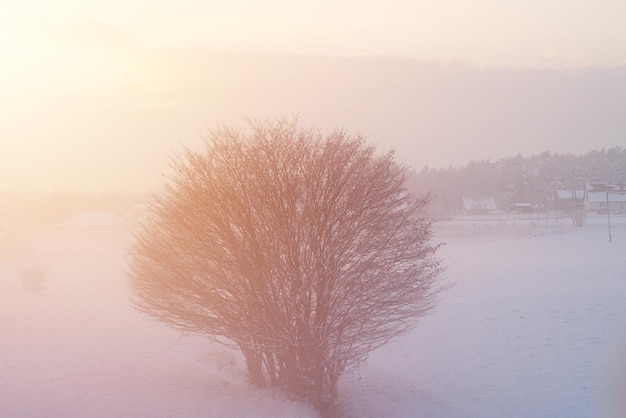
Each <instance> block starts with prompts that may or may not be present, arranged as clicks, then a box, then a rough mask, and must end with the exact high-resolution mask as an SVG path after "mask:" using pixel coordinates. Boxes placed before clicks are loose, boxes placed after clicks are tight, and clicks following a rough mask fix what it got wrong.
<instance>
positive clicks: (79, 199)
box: [0, 147, 626, 228]
mask: <svg viewBox="0 0 626 418" xmlns="http://www.w3.org/2000/svg"><path fill="white" fill-rule="evenodd" d="M590 182H611V183H615V184H620V183H622V184H623V183H626V149H623V148H621V147H614V148H609V149H601V150H599V151H597V150H593V151H591V152H588V153H587V154H584V155H573V154H564V155H562V154H551V153H550V152H547V151H546V152H543V153H541V154H538V155H533V156H531V157H523V156H521V155H519V154H518V155H516V156H515V157H509V158H504V159H500V160H497V161H489V160H483V161H470V162H469V163H467V164H466V165H464V166H461V167H458V168H454V167H448V168H445V169H434V168H429V167H428V166H427V167H424V168H423V169H422V170H421V171H417V170H415V171H412V172H411V175H410V177H409V182H408V187H409V188H410V189H411V190H414V191H416V192H417V193H419V194H423V193H427V192H431V193H432V195H433V200H432V204H431V208H432V213H433V215H434V216H449V215H453V214H456V213H458V212H459V211H460V208H461V201H462V198H464V197H470V198H485V197H493V198H494V199H495V201H496V203H497V205H498V208H500V209H501V210H503V211H508V210H509V209H510V208H511V207H512V206H513V205H514V204H515V203H531V204H533V205H538V206H539V208H540V210H544V209H545V208H549V207H551V205H552V203H551V201H552V197H553V196H554V191H555V190H557V189H565V190H573V189H577V190H582V189H584V187H585V184H586V183H590ZM149 199H150V195H149V194H139V193H124V192H120V193H101V194H96V193H80V192H69V191H60V192H48V193H26V192H24V193H20V192H6V191H5V192H0V218H4V219H6V220H7V221H8V222H9V224H11V225H12V226H14V227H16V228H42V227H49V226H51V225H54V224H55V223H57V222H59V221H61V220H62V219H64V218H65V217H68V216H70V215H73V214H74V213H76V212H78V211H84V210H106V211H111V212H113V213H116V214H118V215H120V216H124V215H125V214H126V212H127V211H128V209H129V208H130V207H131V206H132V205H133V204H134V203H137V202H142V201H147V200H149Z"/></svg>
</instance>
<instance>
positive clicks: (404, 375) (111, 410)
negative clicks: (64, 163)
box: [0, 217, 626, 418]
mask: <svg viewBox="0 0 626 418" xmlns="http://www.w3.org/2000/svg"><path fill="white" fill-rule="evenodd" d="M604 222H605V218H603V217H594V218H590V219H589V220H588V222H587V225H586V226H584V227H583V228H578V229H576V228H573V227H571V222H570V223H569V224H568V223H567V221H566V220H562V221H561V223H560V224H558V225H557V224H554V223H551V222H548V221H546V222H545V224H543V223H542V222H540V221H526V222H522V221H517V222H508V223H507V222H495V223H488V222H477V223H472V222H448V223H440V224H437V225H436V232H437V236H436V240H437V241H444V242H447V245H445V246H444V247H442V249H441V256H442V257H443V258H444V261H445V264H446V265H447V271H446V273H445V276H444V280H445V282H446V283H449V284H452V287H451V288H450V289H449V290H447V291H446V292H445V293H443V294H442V296H441V301H440V303H439V305H438V309H437V311H436V312H435V313H434V314H432V315H430V316H428V317H425V318H423V319H422V320H421V321H420V322H419V324H418V326H417V327H416V328H415V329H414V330H413V331H412V332H411V333H409V334H408V335H405V336H404V337H402V338H400V339H399V340H398V341H396V342H394V343H391V344H389V345H387V346H385V347H382V348H381V349H379V350H377V351H375V352H373V353H372V355H371V357H370V359H369V361H368V362H367V363H366V364H364V365H362V367H361V368H360V369H359V370H358V371H357V372H354V373H351V374H349V375H347V376H345V378H344V379H343V381H342V384H341V387H340V405H339V411H340V413H341V415H342V416H345V417H383V416H385V417H428V418H457V417H458V418H462V417H475V418H478V417H480V418H485V417H495V418H506V417H511V418H513V417H515V418H518V417H519V418H525V417H546V418H547V417H567V418H576V417H580V418H583V417H584V418H587V417H614V418H618V417H624V416H626V405H625V403H626V219H625V218H615V219H614V220H613V231H612V232H613V234H612V238H613V242H610V243H609V242H608V237H607V226H606V223H604ZM21 241H22V242H21V244H15V245H13V248H11V249H9V250H7V249H6V246H5V247H4V248H5V250H4V252H3V253H2V254H0V338H1V340H0V416H2V417H44V416H45V417H141V416H143V417H174V416H177V417H218V416H219V417H316V416H317V413H316V412H315V410H314V409H312V408H311V407H309V406H308V405H307V404H305V403H302V402H298V401H294V400H290V399H289V398H288V397H286V396H285V395H284V394H283V393H281V392H279V391H276V390H271V389H270V390H261V389H257V388H255V387H252V386H250V385H249V384H248V382H247V379H246V375H245V368H244V364H243V361H242V358H241V356H240V355H239V354H238V353H237V352H234V351H231V350H229V349H226V348H224V347H222V346H220V345H217V344H212V343H209V342H207V341H206V339H205V338H203V337H200V336H186V337H181V336H179V335H178V334H177V333H176V332H174V331H171V330H169V329H168V328H166V327H165V326H163V325H161V324H159V323H156V322H153V321H151V320H149V319H148V318H146V317H144V316H142V315H141V314H139V313H137V312H136V311H134V310H133V309H132V308H131V307H130V305H129V303H128V296H129V295H128V292H127V289H126V284H125V278H124V274H123V270H124V263H125V258H124V240H123V239H121V238H120V237H117V236H115V237H107V236H97V237H95V238H94V237H91V238H90V239H88V240H76V239H73V238H72V237H68V236H59V235H58V234H57V235H50V234H47V233H41V234H38V235H32V234H31V235H28V236H22V237H21ZM38 265H41V266H44V267H45V268H46V271H45V284H46V288H45V289H43V290H42V291H41V292H39V293H38V292H33V291H32V289H31V291H28V289H27V290H25V289H24V288H23V287H22V284H23V283H21V281H24V277H25V273H24V269H29V268H32V267H35V266H38ZM20 272H21V273H20ZM620 402H621V403H620Z"/></svg>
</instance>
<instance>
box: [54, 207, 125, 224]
mask: <svg viewBox="0 0 626 418" xmlns="http://www.w3.org/2000/svg"><path fill="white" fill-rule="evenodd" d="M127 225H128V224H127V222H126V221H125V220H124V219H122V218H120V217H119V216H117V215H115V214H114V213H111V212H104V211H90V212H79V213H77V214H75V215H72V216H70V217H69V218H67V219H65V220H63V221H61V222H59V223H58V224H56V225H55V228H121V227H126V226H127Z"/></svg>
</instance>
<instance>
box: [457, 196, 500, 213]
mask: <svg viewBox="0 0 626 418" xmlns="http://www.w3.org/2000/svg"><path fill="white" fill-rule="evenodd" d="M463 209H465V210H498V206H497V205H496V200H495V199H494V198H493V197H483V198H480V199H475V198H471V197H464V198H463Z"/></svg>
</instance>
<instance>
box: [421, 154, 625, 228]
mask: <svg viewBox="0 0 626 418" xmlns="http://www.w3.org/2000/svg"><path fill="white" fill-rule="evenodd" d="M591 182H611V183H615V184H620V183H621V184H623V183H624V182H626V149H624V148H622V147H613V148H609V149H604V148H603V149H600V150H593V151H590V152H588V153H586V154H583V155H574V154H569V153H568V154H552V153H550V152H549V151H545V152H542V153H541V154H537V155H532V156H530V157H523V156H522V155H520V154H517V155H516V156H514V157H508V158H503V159H499V160H497V161H489V160H482V161H470V162H469V163H467V164H466V165H464V166H461V167H458V168H455V167H448V168H441V169H434V168H429V167H428V166H426V167H424V168H423V169H422V170H421V171H414V172H412V176H411V178H410V179H409V185H410V186H409V187H410V188H412V189H413V190H416V191H417V192H418V193H425V192H429V191H430V192H431V193H432V194H433V200H432V205H431V208H432V211H433V214H434V215H435V216H445V215H452V214H455V213H458V212H459V211H460V209H461V201H462V198H463V197H471V198H484V197H493V198H495V200H496V203H497V205H498V208H500V209H501V210H504V211H508V210H510V208H512V207H513V205H514V204H515V203H531V204H533V205H538V206H539V208H540V210H541V208H547V207H550V206H551V205H552V203H551V202H552V198H553V196H554V191H555V190H558V189H562V190H563V189H565V190H574V189H576V190H582V189H584V187H585V184H587V183H591Z"/></svg>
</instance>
